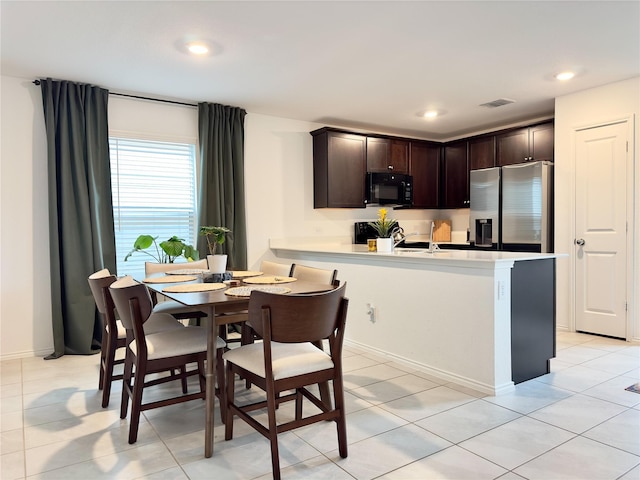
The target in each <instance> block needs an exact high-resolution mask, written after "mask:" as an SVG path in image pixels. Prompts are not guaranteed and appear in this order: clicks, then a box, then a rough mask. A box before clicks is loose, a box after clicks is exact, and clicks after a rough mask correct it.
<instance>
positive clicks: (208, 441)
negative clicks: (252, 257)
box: [145, 274, 334, 458]
mask: <svg viewBox="0 0 640 480" xmlns="http://www.w3.org/2000/svg"><path fill="white" fill-rule="evenodd" d="M154 276H155V277H165V276H167V275H166V274H156V275H153V276H152V277H154ZM167 277H170V275H169V276H167ZM201 282H202V277H201V276H199V275H198V276H197V279H196V280H192V281H189V282H180V283H179V284H181V285H182V284H187V283H201ZM145 284H146V285H147V287H148V288H149V289H150V290H152V291H154V292H156V293H158V294H161V295H164V296H165V297H167V298H169V299H171V300H175V301H177V302H179V303H181V304H183V305H185V306H188V307H193V308H194V309H195V310H200V311H202V312H205V313H206V314H207V319H206V322H207V364H206V369H205V377H206V398H205V430H204V432H205V440H204V456H205V457H207V458H208V457H211V455H213V428H214V408H215V371H216V352H215V345H216V339H217V335H218V334H217V327H218V326H219V325H224V324H227V323H236V322H238V317H237V316H235V315H220V314H227V313H234V312H239V311H243V310H247V309H248V308H249V298H250V297H248V296H232V295H227V294H226V293H225V292H226V290H227V289H228V288H233V287H226V288H224V289H220V290H213V291H205V292H186V293H171V292H166V291H165V288H167V287H170V286H175V285H177V283H174V282H167V283H146V282H145ZM241 286H249V285H245V284H244V283H241ZM251 286H252V287H258V286H259V285H251ZM261 286H265V285H261ZM269 286H276V285H269ZM277 286H281V287H286V288H287V289H289V290H290V292H288V294H300V293H319V292H326V291H328V290H331V289H333V288H334V287H333V286H332V285H328V284H324V283H314V282H308V281H300V280H296V281H293V282H288V283H281V284H278V285H277ZM245 318H246V317H245ZM222 395H224V392H222Z"/></svg>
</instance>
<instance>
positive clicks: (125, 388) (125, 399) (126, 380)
mask: <svg viewBox="0 0 640 480" xmlns="http://www.w3.org/2000/svg"><path fill="white" fill-rule="evenodd" d="M137 375H138V372H136V376H137ZM132 376H133V360H132V359H131V354H130V353H128V352H127V353H126V354H125V359H124V373H123V376H122V400H121V401H120V418H127V410H128V409H129V396H130V394H131V377H132Z"/></svg>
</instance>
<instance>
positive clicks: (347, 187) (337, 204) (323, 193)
mask: <svg viewBox="0 0 640 480" xmlns="http://www.w3.org/2000/svg"><path fill="white" fill-rule="evenodd" d="M311 135H312V136H313V208H364V207H365V206H366V196H365V183H366V181H365V178H366V173H367V137H366V136H364V135H358V134H352V133H346V132H341V131H337V130H331V129H328V128H321V129H319V130H314V131H313V132H311Z"/></svg>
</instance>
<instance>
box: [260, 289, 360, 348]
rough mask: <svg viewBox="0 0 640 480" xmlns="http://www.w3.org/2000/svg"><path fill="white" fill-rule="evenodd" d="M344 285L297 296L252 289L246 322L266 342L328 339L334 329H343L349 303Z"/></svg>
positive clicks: (299, 341) (298, 341)
mask: <svg viewBox="0 0 640 480" xmlns="http://www.w3.org/2000/svg"><path fill="white" fill-rule="evenodd" d="M346 285H347V284H346V282H345V283H343V284H342V285H341V286H340V287H338V288H334V289H332V290H329V291H327V292H321V293H310V294H299V295H280V294H275V293H268V292H262V291H259V290H255V291H253V292H251V297H250V298H249V320H250V321H251V325H252V327H253V328H254V329H255V330H256V333H258V335H260V336H261V337H263V338H265V340H266V339H268V338H270V339H271V340H272V341H274V342H280V343H301V342H315V341H318V340H323V339H325V338H330V337H331V336H332V335H333V334H334V333H335V332H336V329H339V330H342V328H343V327H344V322H345V319H346V315H347V304H348V300H347V299H346V298H345V296H344V292H345V289H346ZM265 320H266V321H265ZM265 329H269V330H270V333H267V332H266V331H265Z"/></svg>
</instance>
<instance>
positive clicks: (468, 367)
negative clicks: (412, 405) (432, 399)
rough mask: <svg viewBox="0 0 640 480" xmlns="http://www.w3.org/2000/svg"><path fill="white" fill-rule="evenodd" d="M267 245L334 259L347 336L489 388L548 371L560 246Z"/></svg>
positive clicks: (298, 256) (299, 258)
mask: <svg viewBox="0 0 640 480" xmlns="http://www.w3.org/2000/svg"><path fill="white" fill-rule="evenodd" d="M270 248H271V250H272V251H273V252H274V253H275V255H276V256H277V257H279V258H280V259H281V260H283V261H284V260H285V259H286V260H290V261H291V262H294V263H295V262H298V263H305V264H308V265H314V266H318V267H323V268H332V269H333V268H336V269H338V272H339V276H338V278H339V279H340V280H342V281H346V282H347V283H348V286H347V297H348V298H349V299H350V303H349V317H348V319H347V330H346V338H347V341H348V342H349V343H350V344H352V345H355V346H361V347H362V348H364V349H366V350H368V351H371V352H376V353H379V354H382V355H386V356H388V357H389V358H391V359H394V360H398V361H400V362H402V363H404V364H408V365H411V366H414V367H415V368H416V369H418V370H421V371H423V372H427V373H429V374H431V375H434V376H436V377H438V378H441V379H444V380H447V381H451V382H454V383H457V384H461V385H464V386H467V387H470V388H473V389H476V390H479V391H481V392H484V393H487V394H491V395H499V394H502V393H507V392H510V391H512V390H513V388H514V384H515V383H520V382H522V381H525V380H528V379H531V378H535V377H537V376H540V375H544V374H545V373H548V372H549V360H550V359H551V358H553V357H554V356H555V323H556V322H555V262H556V258H557V257H559V256H562V255H556V254H553V253H543V254H541V253H514V252H496V251H473V250H440V251H436V252H435V253H428V252H427V251H426V250H425V249H405V250H402V249H395V250H394V251H393V252H391V253H380V252H368V251H367V246H366V245H353V244H351V238H349V237H332V238H316V239H307V238H298V239H271V241H270Z"/></svg>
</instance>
